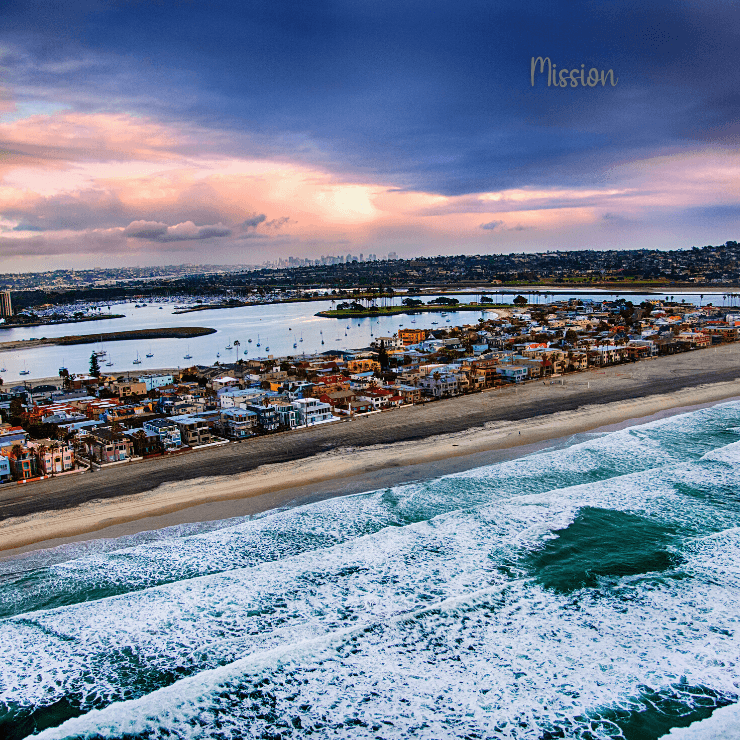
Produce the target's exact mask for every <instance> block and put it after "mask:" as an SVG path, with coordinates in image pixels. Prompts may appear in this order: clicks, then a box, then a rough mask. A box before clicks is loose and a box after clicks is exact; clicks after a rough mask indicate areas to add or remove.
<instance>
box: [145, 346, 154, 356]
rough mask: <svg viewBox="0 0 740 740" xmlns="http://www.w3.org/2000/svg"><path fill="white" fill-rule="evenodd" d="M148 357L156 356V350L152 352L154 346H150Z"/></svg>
mask: <svg viewBox="0 0 740 740" xmlns="http://www.w3.org/2000/svg"><path fill="white" fill-rule="evenodd" d="M146 356H147V357H154V352H152V348H151V347H149V351H148V352H147V353H146Z"/></svg>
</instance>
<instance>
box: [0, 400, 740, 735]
mask: <svg viewBox="0 0 740 740" xmlns="http://www.w3.org/2000/svg"><path fill="white" fill-rule="evenodd" d="M739 461H740V404H738V403H728V404H723V405H719V406H715V407H712V408H709V409H704V410H701V411H697V412H694V413H690V414H684V415H681V416H675V417H672V418H670V419H665V420H661V421H658V422H652V423H650V424H645V425H642V426H637V427H632V428H630V429H627V430H623V431H619V432H614V433H610V434H606V435H601V436H593V437H590V438H586V439H585V441H584V439H583V438H581V439H580V441H578V442H576V443H574V444H571V445H570V446H568V447H565V448H562V449H552V450H549V451H543V452H540V453H537V454H533V455H529V456H527V457H523V458H519V459H517V460H513V461H509V462H504V463H499V464H495V465H491V466H487V467H483V468H478V469H475V470H470V471H466V472H464V473H459V474H456V475H452V476H447V477H444V478H441V479H437V480H431V481H427V482H422V483H415V484H409V485H403V486H398V487H396V488H393V489H385V490H381V491H372V492H368V493H364V494H359V495H353V496H346V497H343V498H335V499H330V500H327V501H323V502H320V503H316V504H312V505H309V506H303V507H300V508H295V509H290V510H285V511H276V512H270V513H267V514H264V515H262V516H260V517H258V518H254V519H232V520H229V521H225V522H219V523H209V524H203V525H188V526H183V527H179V528H170V529H168V530H162V531H160V532H155V533H144V534H141V535H137V536H135V537H131V538H127V539H124V540H117V541H111V540H108V541H98V542H91V543H85V544H75V545H69V546H66V547H65V548H61V549H57V550H54V551H48V552H41V553H34V554H33V555H31V556H27V557H22V558H17V559H14V560H12V561H6V562H4V563H0V644H1V645H2V646H3V659H2V661H0V737H4V738H23V737H26V736H29V735H34V734H36V735H37V736H39V737H44V738H224V739H226V738H232V739H235V740H236V739H237V738H309V737H311V738H324V737H332V738H389V739H390V738H522V739H530V738H531V739H532V740H535V739H536V740H547V739H551V738H581V739H584V740H591V739H596V738H628V739H630V740H633V739H634V740H648V739H650V738H658V737H661V736H663V735H664V734H666V733H668V732H669V731H671V730H672V729H673V732H674V733H678V732H686V731H685V730H679V729H678V728H682V727H686V726H687V725H689V724H691V723H692V722H697V721H699V722H700V723H706V722H711V721H713V720H715V719H716V718H715V717H714V716H712V715H713V713H716V714H717V718H719V717H720V712H723V711H724V710H723V709H721V708H722V707H726V706H727V705H732V704H736V703H737V702H738V695H739V694H740V671H738V662H739V661H740V636H739V635H738V626H739V621H740V557H739V556H740V501H738V488H739V484H740V471H739V470H738V465H737V463H738V462H739ZM727 708H728V710H733V711H734V708H733V707H730V706H727ZM707 718H710V719H707ZM702 726H705V725H704V724H699V725H694V726H693V728H692V729H690V730H689V732H694V728H696V727H702ZM682 736H683V735H682ZM692 736H694V735H692ZM695 736H696V737H699V736H700V735H695ZM708 736H711V735H708Z"/></svg>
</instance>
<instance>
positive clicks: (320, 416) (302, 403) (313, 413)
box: [292, 398, 336, 427]
mask: <svg viewBox="0 0 740 740" xmlns="http://www.w3.org/2000/svg"><path fill="white" fill-rule="evenodd" d="M292 405H293V407H294V408H295V409H296V411H297V412H298V419H297V422H298V426H299V427H305V426H311V425H312V424H319V423H321V422H325V421H333V420H334V419H335V418H336V417H335V416H334V415H333V414H332V413H331V406H330V405H329V404H328V403H324V402H323V401H319V400H318V399H317V398H297V399H296V400H295V401H292Z"/></svg>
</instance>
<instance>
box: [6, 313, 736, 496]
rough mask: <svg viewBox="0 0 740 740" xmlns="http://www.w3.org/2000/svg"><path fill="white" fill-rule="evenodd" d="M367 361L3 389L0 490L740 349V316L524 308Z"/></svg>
mask: <svg viewBox="0 0 740 740" xmlns="http://www.w3.org/2000/svg"><path fill="white" fill-rule="evenodd" d="M517 303H518V305H517V306H516V307H515V308H513V309H506V310H501V311H500V313H499V314H498V315H497V318H490V319H484V318H480V319H478V321H477V322H476V323H475V324H467V325H463V326H459V327H451V328H440V329H438V330H437V329H432V330H424V329H408V328H406V329H403V328H402V329H399V331H398V332H397V333H396V334H395V335H394V336H390V337H377V338H375V340H374V341H373V344H372V346H370V347H366V348H364V349H360V350H348V351H333V352H326V353H323V354H317V355H314V356H310V357H309V356H306V357H301V358H300V359H298V358H287V357H286V358H277V359H270V360H239V361H238V362H236V363H233V364H216V365H213V366H210V367H206V366H194V367H190V368H188V369H186V370H182V371H180V372H179V373H177V372H174V373H173V372H160V373H151V372H150V373H147V374H142V375H138V376H137V375H133V374H132V375H128V374H127V375H125V376H115V377H114V376H107V375H105V374H102V373H101V374H98V375H82V376H70V375H65V376H64V377H60V378H59V381H58V382H54V383H48V384H45V385H36V386H32V385H30V384H27V385H17V386H14V387H6V386H3V387H2V388H1V389H0V414H2V425H1V426H0V481H2V482H26V481H32V480H38V479H43V478H46V477H49V476H57V475H68V474H74V473H78V472H85V471H89V470H93V471H94V470H99V469H101V468H102V467H105V466H109V465H120V464H129V463H132V462H137V461H143V460H146V459H148V458H152V457H161V456H166V455H173V454H183V453H187V452H193V451H197V450H199V449H203V448H205V447H210V446H214V445H224V444H229V443H239V442H247V443H248V440H249V439H250V438H252V437H255V436H259V435H265V434H275V433H283V432H291V431H296V430H300V429H302V428H307V427H313V426H316V425H319V424H330V423H337V422H341V421H343V420H347V419H351V418H353V417H359V416H362V415H365V414H378V413H384V412H387V411H391V410H393V409H403V407H404V406H407V405H411V404H419V403H429V402H434V401H436V400H439V399H443V398H450V397H454V396H459V395H462V394H470V393H475V392H481V391H485V390H496V389H500V388H505V387H508V386H512V385H519V384H522V383H527V382H545V383H547V382H554V381H553V379H554V378H561V379H563V378H565V377H567V376H568V375H570V374H573V373H579V372H584V371H588V370H593V369H597V368H604V367H607V366H613V365H619V364H624V363H632V362H637V361H640V360H645V359H649V358H652V357H656V356H660V355H667V354H675V353H677V352H686V351H693V350H699V349H705V348H708V347H712V346H716V345H719V344H725V343H729V342H736V341H737V340H738V337H739V335H740V313H728V309H722V308H717V307H713V306H711V305H709V306H702V307H700V308H699V307H696V306H693V305H691V304H688V303H685V302H681V303H674V302H670V303H669V302H663V301H658V300H656V301H649V302H648V301H645V302H643V303H641V304H640V305H633V304H632V303H630V302H629V301H627V300H624V299H620V300H613V301H601V302H597V301H588V300H576V299H571V300H568V301H555V302H552V303H549V304H547V305H536V306H531V305H529V306H528V305H526V301H524V300H523V301H517Z"/></svg>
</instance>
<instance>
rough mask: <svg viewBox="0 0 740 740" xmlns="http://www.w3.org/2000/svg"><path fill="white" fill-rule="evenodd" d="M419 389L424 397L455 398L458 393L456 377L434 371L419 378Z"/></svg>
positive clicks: (458, 385) (458, 387)
mask: <svg viewBox="0 0 740 740" xmlns="http://www.w3.org/2000/svg"><path fill="white" fill-rule="evenodd" d="M419 387H420V388H421V389H422V391H423V392H424V393H425V394H426V395H428V396H433V397H434V398H446V397H449V396H457V395H459V393H460V384H459V381H458V377H457V375H454V374H453V373H446V372H439V371H434V372H432V373H430V374H429V375H426V376H424V377H422V378H419Z"/></svg>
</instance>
